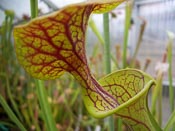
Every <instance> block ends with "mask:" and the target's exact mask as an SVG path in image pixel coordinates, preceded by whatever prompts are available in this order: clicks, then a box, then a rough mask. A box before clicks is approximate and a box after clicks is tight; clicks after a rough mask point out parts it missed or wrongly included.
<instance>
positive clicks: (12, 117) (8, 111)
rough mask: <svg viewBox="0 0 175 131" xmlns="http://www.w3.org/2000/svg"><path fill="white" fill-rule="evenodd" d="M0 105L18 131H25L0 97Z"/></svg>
mask: <svg viewBox="0 0 175 131" xmlns="http://www.w3.org/2000/svg"><path fill="white" fill-rule="evenodd" d="M0 104H1V105H2V107H3V108H4V110H5V111H6V112H7V115H8V116H9V118H10V119H11V120H12V121H13V122H14V123H15V124H16V125H17V126H18V127H19V128H20V130H21V131H27V130H26V129H25V127H24V126H23V125H22V123H21V122H20V121H19V119H18V118H17V117H16V115H15V114H14V113H13V111H12V110H11V109H10V107H9V106H8V104H7V103H6V101H5V100H4V98H3V97H2V96H1V95H0Z"/></svg>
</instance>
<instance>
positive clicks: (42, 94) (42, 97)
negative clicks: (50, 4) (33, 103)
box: [30, 0, 57, 131]
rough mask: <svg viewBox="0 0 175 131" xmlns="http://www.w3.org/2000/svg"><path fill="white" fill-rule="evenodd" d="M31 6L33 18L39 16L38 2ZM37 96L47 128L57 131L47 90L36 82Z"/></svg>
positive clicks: (32, 2) (50, 130) (49, 130)
mask: <svg viewBox="0 0 175 131" xmlns="http://www.w3.org/2000/svg"><path fill="white" fill-rule="evenodd" d="M30 5H31V18H35V17H37V16H38V0H30ZM35 83H36V88H37V96H38V100H39V104H40V106H41V111H42V113H43V118H44V121H45V123H46V128H47V130H48V131H57V128H56V123H55V121H54V119H53V116H52V112H51V106H50V105H49V103H48V99H47V93H46V89H45V88H44V86H43V82H42V81H40V80H36V79H35Z"/></svg>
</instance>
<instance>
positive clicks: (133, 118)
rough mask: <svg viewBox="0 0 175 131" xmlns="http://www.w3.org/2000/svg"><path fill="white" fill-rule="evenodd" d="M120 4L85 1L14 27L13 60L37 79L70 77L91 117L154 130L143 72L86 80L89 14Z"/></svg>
mask: <svg viewBox="0 0 175 131" xmlns="http://www.w3.org/2000/svg"><path fill="white" fill-rule="evenodd" d="M123 1H124V0H89V1H87V2H83V3H79V4H73V5H69V6H66V7H64V8H62V9H60V10H59V11H56V12H54V13H51V14H49V15H46V16H42V17H38V18H36V19H33V20H31V21H30V22H29V23H27V24H25V25H21V26H17V27H15V28H14V39H15V49H16V54H17V58H18V60H19V62H20V64H21V65H22V66H23V67H24V69H25V70H26V71H27V72H28V73H29V74H31V75H32V76H33V77H35V78H38V79H45V80H47V79H56V78H58V77H59V76H60V75H61V74H63V72H64V71H67V72H69V73H71V74H72V75H73V76H74V77H75V78H76V79H77V80H78V81H79V82H80V83H81V85H82V87H83V97H84V103H85V105H86V107H87V110H88V111H89V113H90V114H91V115H93V116H94V117H97V118H102V117H106V116H108V115H111V114H113V113H115V114H116V115H117V116H119V117H122V118H123V119H124V121H125V122H127V123H128V125H129V128H130V129H133V130H138V129H139V130H142V131H143V130H155V129H154V127H153V125H152V124H151V123H152V122H151V120H150V117H149V110H148V108H147V101H146V97H147V92H148V90H149V88H150V87H151V85H152V84H154V83H155V82H154V81H153V80H152V78H151V77H150V76H148V75H146V74H145V73H143V72H141V71H138V70H134V69H126V70H121V71H118V72H115V73H112V74H110V75H108V76H106V77H104V78H102V79H101V80H100V81H99V82H97V80H96V79H95V78H94V77H93V76H92V74H91V72H90V69H89V67H88V64H87V59H86V53H85V33H86V28H87V23H88V19H89V16H90V14H91V13H105V12H108V11H110V10H112V9H114V8H115V7H116V6H118V5H119V4H121V3H122V2H123Z"/></svg>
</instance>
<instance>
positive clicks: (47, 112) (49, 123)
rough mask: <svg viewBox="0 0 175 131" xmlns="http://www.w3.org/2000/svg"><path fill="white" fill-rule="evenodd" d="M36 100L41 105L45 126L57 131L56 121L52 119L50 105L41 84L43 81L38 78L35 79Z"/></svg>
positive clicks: (50, 130)
mask: <svg viewBox="0 0 175 131" xmlns="http://www.w3.org/2000/svg"><path fill="white" fill-rule="evenodd" d="M35 83H36V88H37V95H38V100H39V103H40V106H41V111H42V115H43V118H44V121H45V122H46V128H47V130H48V131H57V129H56V123H55V121H54V119H53V116H52V112H51V108H50V105H49V103H48V99H47V93H46V89H45V87H44V85H43V82H42V81H40V80H35Z"/></svg>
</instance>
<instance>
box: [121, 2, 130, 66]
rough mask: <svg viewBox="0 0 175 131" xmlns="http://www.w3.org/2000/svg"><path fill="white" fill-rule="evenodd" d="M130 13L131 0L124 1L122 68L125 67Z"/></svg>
mask: <svg viewBox="0 0 175 131" xmlns="http://www.w3.org/2000/svg"><path fill="white" fill-rule="evenodd" d="M131 13H132V1H128V2H126V8H125V31H124V45H123V56H122V57H123V60H122V62H123V68H126V67H127V64H126V61H127V47H128V35H129V28H130V20H131Z"/></svg>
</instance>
